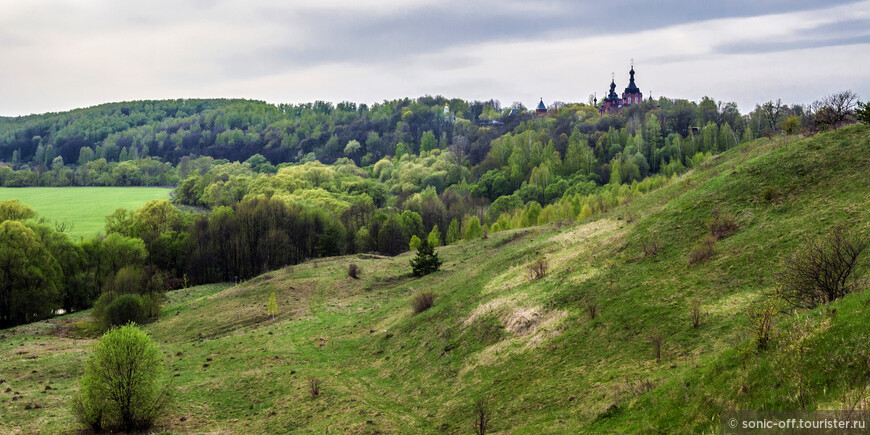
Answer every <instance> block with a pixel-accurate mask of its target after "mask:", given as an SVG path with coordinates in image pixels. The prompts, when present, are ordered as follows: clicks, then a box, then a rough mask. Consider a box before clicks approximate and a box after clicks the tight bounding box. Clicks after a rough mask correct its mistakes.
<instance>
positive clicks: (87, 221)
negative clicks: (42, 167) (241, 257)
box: [0, 187, 172, 238]
mask: <svg viewBox="0 0 870 435" xmlns="http://www.w3.org/2000/svg"><path fill="white" fill-rule="evenodd" d="M171 191H172V189H168V188H163V187H23V188H8V187H3V188H0V201H5V200H8V199H18V200H19V201H21V202H22V203H24V204H27V205H28V206H30V208H32V209H34V210H36V211H37V212H38V213H39V216H38V217H41V218H46V219H48V220H49V221H50V222H55V221H57V222H59V223H67V224H69V225H70V226H71V227H70V229H69V230H68V231H67V233H68V234H69V235H71V236H73V237H83V238H90V237H94V236H96V235H97V234H100V233H104V232H105V229H104V226H105V224H106V216H107V215H109V214H112V212H114V211H115V210H116V209H118V208H125V209H137V208H139V207H140V206H142V205H143V204H145V203H146V202H148V201H150V200H152V199H169V192H171Z"/></svg>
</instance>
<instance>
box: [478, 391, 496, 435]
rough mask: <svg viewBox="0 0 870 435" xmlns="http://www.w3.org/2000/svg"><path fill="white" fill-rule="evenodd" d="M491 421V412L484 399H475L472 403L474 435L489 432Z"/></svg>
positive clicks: (482, 434)
mask: <svg viewBox="0 0 870 435" xmlns="http://www.w3.org/2000/svg"><path fill="white" fill-rule="evenodd" d="M491 421H492V410H491V409H490V406H489V403H488V402H487V400H486V399H483V398H481V399H477V401H476V402H474V433H475V434H477V435H484V434H486V432H487V431H488V430H489V425H490V422H491Z"/></svg>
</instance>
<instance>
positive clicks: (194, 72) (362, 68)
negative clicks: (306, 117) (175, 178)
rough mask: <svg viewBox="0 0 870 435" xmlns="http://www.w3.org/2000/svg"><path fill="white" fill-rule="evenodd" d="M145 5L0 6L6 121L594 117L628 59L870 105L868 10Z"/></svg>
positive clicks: (678, 2)
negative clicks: (222, 105) (302, 108)
mask: <svg viewBox="0 0 870 435" xmlns="http://www.w3.org/2000/svg"><path fill="white" fill-rule="evenodd" d="M140 3H141V4H135V5H134V6H131V5H129V4H128V3H126V2H111V1H108V0H80V1H72V0H70V1H65V2H57V1H52V2H48V1H40V0H9V1H5V2H2V3H0V59H3V62H2V64H0V83H3V84H4V86H0V115H7V116H8V115H20V114H27V113H39V112H46V111H58V110H66V109H70V108H74V107H81V106H88V105H93V104H99V103H103V102H108V101H120V100H130V99H146V98H180V97H244V98H256V99H263V100H266V101H271V102H303V101H311V100H315V99H324V100H330V101H341V100H351V101H358V102H374V101H380V100H383V99H389V98H397V97H405V96H410V97H414V96H419V95H424V94H433V95H434V94H443V95H446V96H449V97H460V98H467V99H489V98H497V99H500V100H502V102H504V103H510V102H513V101H521V102H523V103H525V104H526V105H527V106H530V105H533V104H535V103H536V100H537V98H538V97H543V98H544V99H545V101H548V102H549V101H553V100H561V101H586V99H587V98H588V96H589V95H590V94H592V93H593V92H597V93H598V95H599V96H601V95H602V94H603V93H604V92H605V91H606V89H607V85H608V84H609V81H610V73H611V72H614V71H615V72H616V78H617V86H618V87H620V88H621V87H624V86H625V85H626V82H627V70H628V66H629V60H630V59H632V58H634V59H635V61H636V66H637V68H636V70H637V72H638V73H637V80H638V85H639V86H640V87H641V89H642V90H644V92H645V93H646V94H649V93H650V92H652V93H653V95H654V96H659V95H666V96H669V97H679V98H689V99H698V98H700V97H701V96H704V95H710V96H712V97H714V98H716V99H720V100H726V101H736V102H737V103H738V104H739V105H740V106H741V109H743V110H747V109H751V108H752V107H754V105H755V104H756V103H759V102H763V101H766V100H769V99H776V98H782V99H783V100H784V101H788V102H793V103H807V102H810V101H812V100H814V99H816V98H818V97H820V96H822V95H824V94H826V93H831V92H834V91H838V90H842V89H852V90H854V91H856V92H857V93H858V94H859V95H861V96H862V97H863V98H864V99H867V98H868V97H870V75H868V74H867V73H866V71H868V70H870V68H868V67H870V60H868V56H866V53H868V52H870V51H868V48H870V1H858V2H850V1H813V0H798V1H784V0H775V1H766V2H758V1H749V0H736V1H731V2H727V4H722V5H714V4H712V3H710V2H696V1H689V0H672V1H665V2H657V3H655V4H651V3H650V2H642V1H637V0H634V1H629V0H613V1H608V2H572V1H562V0H547V1H540V2H534V3H532V2H520V1H516V0H501V1H495V0H485V1H478V2H468V1H455V0H442V1H438V2H436V1H430V0H409V1H404V2H400V3H398V4H397V2H388V1H385V0H371V1H366V2H358V1H350V0H327V1H319V2H317V3H316V4H313V5H312V4H299V5H297V4H295V3H302V2H284V1H249V2H245V3H244V4H243V3H241V2H228V1H226V2H222V1H209V0H198V1H187V2H177V1H164V0H161V1H155V2H140ZM305 3H308V2H305Z"/></svg>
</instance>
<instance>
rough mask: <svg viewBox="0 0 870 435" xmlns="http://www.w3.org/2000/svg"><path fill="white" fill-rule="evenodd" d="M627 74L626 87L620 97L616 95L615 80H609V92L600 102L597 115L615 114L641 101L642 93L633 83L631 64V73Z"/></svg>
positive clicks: (632, 67)
mask: <svg viewBox="0 0 870 435" xmlns="http://www.w3.org/2000/svg"><path fill="white" fill-rule="evenodd" d="M628 74H629V79H628V87H627V88H625V90H624V91H623V92H622V97H620V96H619V95H617V94H616V80H615V78H611V79H610V92H609V93H608V94H607V97H606V98H604V99H603V100H601V107H599V108H598V113H601V114H602V115H603V114H605V113H611V112H616V111H618V110H619V109H621V108H623V107H625V106H630V105H632V104H638V103H641V102H642V101H643V93H642V92H641V91H640V88H638V87H637V84H635V83H634V65H633V64H632V66H631V71H629V72H628Z"/></svg>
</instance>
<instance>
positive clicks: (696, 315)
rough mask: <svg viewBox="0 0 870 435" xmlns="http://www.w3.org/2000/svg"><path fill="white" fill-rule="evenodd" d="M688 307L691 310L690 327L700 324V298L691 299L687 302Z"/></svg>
mask: <svg viewBox="0 0 870 435" xmlns="http://www.w3.org/2000/svg"><path fill="white" fill-rule="evenodd" d="M689 308H690V309H691V312H692V328H697V327H699V326H701V300H700V299H693V300H692V301H691V302H689Z"/></svg>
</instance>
